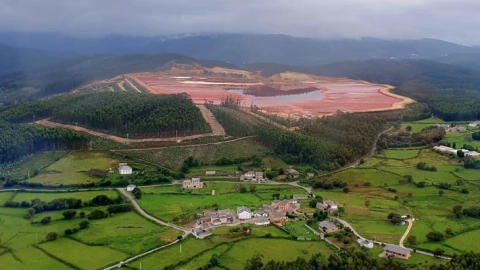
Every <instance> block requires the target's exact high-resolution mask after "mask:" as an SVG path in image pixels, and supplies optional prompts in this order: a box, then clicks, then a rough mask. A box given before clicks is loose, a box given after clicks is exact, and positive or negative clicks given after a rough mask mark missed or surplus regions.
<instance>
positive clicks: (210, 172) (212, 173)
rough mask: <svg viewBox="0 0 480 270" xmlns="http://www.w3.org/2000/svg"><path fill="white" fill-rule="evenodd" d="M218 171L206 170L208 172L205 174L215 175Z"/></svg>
mask: <svg viewBox="0 0 480 270" xmlns="http://www.w3.org/2000/svg"><path fill="white" fill-rule="evenodd" d="M216 173H217V172H216V171H206V172H205V175H206V176H213V175H215V174H216Z"/></svg>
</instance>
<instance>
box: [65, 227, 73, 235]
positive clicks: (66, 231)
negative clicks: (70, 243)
mask: <svg viewBox="0 0 480 270" xmlns="http://www.w3.org/2000/svg"><path fill="white" fill-rule="evenodd" d="M72 233H73V230H72V229H70V228H69V229H66V230H65V235H71V234H72Z"/></svg>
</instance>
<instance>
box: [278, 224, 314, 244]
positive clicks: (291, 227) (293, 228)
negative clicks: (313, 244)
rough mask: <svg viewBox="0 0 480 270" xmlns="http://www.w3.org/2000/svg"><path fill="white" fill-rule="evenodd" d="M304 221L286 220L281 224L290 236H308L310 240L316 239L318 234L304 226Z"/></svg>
mask: <svg viewBox="0 0 480 270" xmlns="http://www.w3.org/2000/svg"><path fill="white" fill-rule="evenodd" d="M305 223H306V222H305V221H288V222H285V223H284V224H283V226H284V227H285V229H287V230H288V231H289V232H290V234H291V235H292V236H295V237H304V238H310V239H311V240H318V239H319V238H318V236H316V235H315V234H313V232H312V231H310V230H309V229H307V227H305Z"/></svg>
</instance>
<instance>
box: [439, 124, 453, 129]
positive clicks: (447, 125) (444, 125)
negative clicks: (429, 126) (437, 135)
mask: <svg viewBox="0 0 480 270" xmlns="http://www.w3.org/2000/svg"><path fill="white" fill-rule="evenodd" d="M435 126H436V127H441V128H444V129H445V130H447V129H448V128H450V125H449V124H436V125H435Z"/></svg>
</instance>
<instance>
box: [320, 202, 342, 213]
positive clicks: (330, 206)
mask: <svg viewBox="0 0 480 270" xmlns="http://www.w3.org/2000/svg"><path fill="white" fill-rule="evenodd" d="M316 208H317V209H320V210H322V211H328V212H336V211H338V205H337V204H336V203H334V202H333V201H329V200H326V201H324V202H323V203H321V202H317V205H316Z"/></svg>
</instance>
